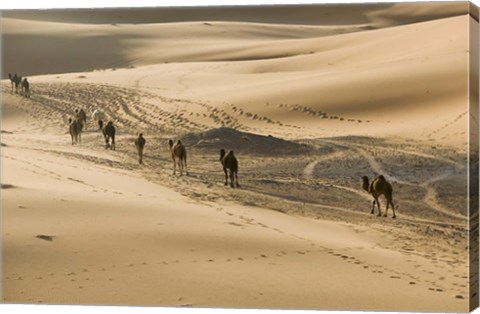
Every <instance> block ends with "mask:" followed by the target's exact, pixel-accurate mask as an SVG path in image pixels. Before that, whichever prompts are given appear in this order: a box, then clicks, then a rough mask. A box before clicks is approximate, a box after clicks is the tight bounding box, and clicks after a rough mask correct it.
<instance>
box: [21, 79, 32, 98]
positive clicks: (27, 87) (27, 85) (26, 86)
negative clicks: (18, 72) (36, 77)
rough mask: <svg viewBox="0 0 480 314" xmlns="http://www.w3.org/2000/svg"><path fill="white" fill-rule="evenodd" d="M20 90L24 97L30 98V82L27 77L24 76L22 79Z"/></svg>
mask: <svg viewBox="0 0 480 314" xmlns="http://www.w3.org/2000/svg"><path fill="white" fill-rule="evenodd" d="M22 92H23V95H24V96H25V97H27V98H30V83H29V82H28V80H27V78H24V79H23V81H22Z"/></svg>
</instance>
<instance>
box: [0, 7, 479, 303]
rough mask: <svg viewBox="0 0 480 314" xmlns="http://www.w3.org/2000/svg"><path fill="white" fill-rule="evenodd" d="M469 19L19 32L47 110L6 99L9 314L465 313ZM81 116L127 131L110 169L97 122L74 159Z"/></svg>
mask: <svg viewBox="0 0 480 314" xmlns="http://www.w3.org/2000/svg"><path fill="white" fill-rule="evenodd" d="M467 8H468V7H467ZM467 8H466V6H465V4H463V3H459V4H456V5H452V4H450V5H443V4H442V5H438V6H435V7H434V8H425V10H423V11H421V12H422V14H418V15H417V16H415V17H414V18H412V14H410V10H411V7H409V6H408V5H406V7H405V6H404V5H398V7H397V6H387V7H384V6H382V7H370V9H369V10H367V11H368V12H366V13H368V14H365V15H364V16H366V18H363V19H355V18H353V17H350V19H349V18H348V17H349V16H348V15H347V18H345V20H342V21H340V22H338V23H337V24H332V23H325V24H323V25H318V24H313V23H310V24H299V23H298V21H296V20H295V19H294V18H293V17H292V20H291V21H290V22H291V23H283V24H282V23H279V22H278V21H275V22H274V23H270V24H267V23H261V22H260V21H258V20H254V21H251V20H232V21H225V20H222V21H218V20H191V21H174V22H171V23H163V22H165V21H149V22H148V23H140V22H138V21H136V22H135V23H134V22H132V21H129V22H126V21H123V23H122V21H118V20H115V21H114V20H108V19H106V17H105V14H104V15H100V17H98V19H100V18H101V19H104V21H107V22H106V23H107V24H102V23H99V21H100V20H98V19H97V20H95V21H94V20H92V19H94V17H92V16H89V20H82V19H80V18H79V20H73V21H71V22H72V23H67V22H65V21H64V20H62V19H67V18H68V14H71V13H68V12H64V15H62V14H61V13H57V14H56V15H52V16H50V17H49V16H48V14H46V16H45V15H44V16H43V17H41V18H40V17H39V18H37V19H35V15H34V14H33V15H31V14H30V15H29V16H25V15H24V16H21V15H18V16H15V14H13V13H11V14H10V15H6V17H4V18H2V32H3V33H2V35H3V40H4V45H5V46H4V47H5V60H6V61H5V62H4V68H3V71H4V72H3V73H2V75H3V77H4V78H5V76H6V73H8V72H12V73H13V72H15V71H17V73H18V74H21V75H27V76H28V78H29V81H30V84H31V94H32V95H31V98H29V99H27V98H25V97H22V96H21V95H19V94H16V93H14V92H12V91H11V89H10V83H9V82H8V80H3V81H2V120H1V122H2V123H1V130H2V133H1V144H2V147H1V183H2V191H1V199H2V200H1V204H2V214H3V217H2V221H3V228H2V238H3V261H2V262H3V274H2V282H3V302H5V303H27V304H93V305H137V306H141V305H147V306H174V307H224V308H271V309H280V308H283V309H332V310H353V309H355V310H370V311H379V310H380V311H391V310H396V311H438V312H458V311H467V310H468V309H469V297H477V298H478V296H471V295H470V293H474V291H469V288H468V286H469V268H468V263H467V257H468V251H467V245H468V243H467V236H468V234H467V230H468V229H467V204H466V198H465V195H466V191H467V181H466V180H467V171H468V170H467V143H468V129H467V119H468V106H467V104H468V103H467V101H468V90H467V86H468V81H467V79H468V76H467V74H468V72H467V71H468V60H469V52H468V49H469V42H468V32H467V30H468V27H469V24H470V23H476V22H475V21H474V19H473V18H472V17H470V16H469V15H468V14H467V13H466V9H467ZM67 13H68V14H67ZM136 14H139V13H138V12H137V13H136ZM106 16H110V17H112V15H109V14H107V15H106ZM353 16H356V15H355V14H353ZM132 18H133V17H132ZM145 18H146V19H147V17H145ZM105 19H106V20H105ZM26 51H28V52H32V51H34V58H30V59H25V58H23V57H22V54H23V53H24V52H26ZM14 56H15V57H14ZM25 60H26V61H25ZM79 107H82V108H84V109H85V110H86V111H87V113H88V115H89V116H90V113H91V112H92V110H93V109H101V110H103V111H104V112H105V113H106V115H107V120H112V121H114V123H115V125H116V127H117V145H116V146H117V147H116V150H115V151H111V150H106V149H105V146H104V140H103V137H102V135H101V133H100V132H98V130H97V129H96V125H95V123H94V122H93V121H91V119H89V120H88V124H87V126H86V130H85V132H84V133H83V135H82V143H81V144H78V145H72V144H71V140H70V136H69V134H68V126H67V119H68V117H69V116H71V115H72V114H73V112H74V109H75V108H79ZM240 131H241V132H242V133H240ZM138 132H143V133H144V135H145V137H146V139H147V145H146V148H145V156H144V162H145V164H144V165H139V164H138V162H137V157H136V153H135V147H134V145H133V141H134V139H135V137H136V134H137V133H138ZM169 138H173V139H175V140H176V139H181V140H183V141H184V143H185V144H186V146H187V150H188V168H189V176H178V175H176V176H174V175H172V170H173V169H172V168H173V165H172V161H171V157H170V152H169V151H168V139H169ZM221 147H225V148H227V149H234V150H235V152H236V155H237V158H238V159H239V163H240V172H239V182H240V184H241V187H240V188H239V189H231V188H230V187H226V186H224V185H223V183H224V176H223V171H222V169H221V165H220V162H219V160H218V158H219V156H218V151H219V149H220V148H221ZM376 173H383V174H384V175H385V177H386V178H387V180H389V181H390V182H391V183H392V184H393V187H394V201H395V203H396V213H397V219H396V220H393V219H392V218H391V215H392V212H391V211H390V212H389V213H388V217H376V216H375V215H370V213H369V212H370V207H371V198H370V196H369V195H368V194H367V193H366V192H365V191H363V190H362V188H361V185H360V178H361V176H363V175H367V176H369V177H372V176H373V175H374V174H376ZM381 202H382V205H384V204H385V202H384V201H383V199H382V200H381ZM383 210H384V207H383Z"/></svg>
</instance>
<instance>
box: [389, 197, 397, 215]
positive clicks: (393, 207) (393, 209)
mask: <svg viewBox="0 0 480 314" xmlns="http://www.w3.org/2000/svg"><path fill="white" fill-rule="evenodd" d="M390 204H391V205H392V211H393V216H392V218H397V216H396V215H395V206H393V202H392V200H390Z"/></svg>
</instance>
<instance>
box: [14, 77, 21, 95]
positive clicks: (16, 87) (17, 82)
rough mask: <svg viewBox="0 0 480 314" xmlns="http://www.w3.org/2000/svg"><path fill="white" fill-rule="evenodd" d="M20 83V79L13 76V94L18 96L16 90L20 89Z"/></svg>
mask: <svg viewBox="0 0 480 314" xmlns="http://www.w3.org/2000/svg"><path fill="white" fill-rule="evenodd" d="M21 82H22V77H21V76H17V74H16V73H15V75H14V76H13V83H14V84H15V94H18V90H19V88H20V83H21Z"/></svg>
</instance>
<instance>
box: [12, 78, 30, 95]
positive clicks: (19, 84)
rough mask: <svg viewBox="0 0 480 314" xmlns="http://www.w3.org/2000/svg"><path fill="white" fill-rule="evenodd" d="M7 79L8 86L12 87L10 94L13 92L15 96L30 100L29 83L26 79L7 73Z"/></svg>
mask: <svg viewBox="0 0 480 314" xmlns="http://www.w3.org/2000/svg"><path fill="white" fill-rule="evenodd" d="M8 78H9V79H10V84H11V85H12V90H11V92H12V94H13V92H14V91H15V94H19V95H22V96H25V97H26V98H30V83H29V82H28V79H27V78H26V77H24V78H22V77H21V76H18V75H17V74H16V73H15V74H14V75H13V76H12V73H8Z"/></svg>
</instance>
